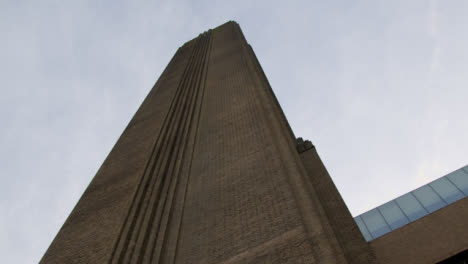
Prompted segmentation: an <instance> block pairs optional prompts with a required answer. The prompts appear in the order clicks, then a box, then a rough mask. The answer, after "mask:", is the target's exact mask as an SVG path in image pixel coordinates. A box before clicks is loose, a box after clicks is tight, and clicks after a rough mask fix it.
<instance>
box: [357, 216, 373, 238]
mask: <svg viewBox="0 0 468 264" xmlns="http://www.w3.org/2000/svg"><path fill="white" fill-rule="evenodd" d="M354 220H355V221H356V224H357V226H358V227H359V230H361V233H362V235H363V236H364V238H365V239H366V241H371V240H372V237H371V235H370V234H369V231H367V227H366V226H365V225H364V222H362V219H361V217H360V216H358V217H356V218H354Z"/></svg>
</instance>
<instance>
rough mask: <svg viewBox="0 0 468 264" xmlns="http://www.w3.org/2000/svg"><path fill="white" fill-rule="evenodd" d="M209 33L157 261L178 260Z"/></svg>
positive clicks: (202, 93) (209, 45)
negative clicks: (182, 160)
mask: <svg viewBox="0 0 468 264" xmlns="http://www.w3.org/2000/svg"><path fill="white" fill-rule="evenodd" d="M208 33H209V34H210V37H209V39H208V42H207V45H206V55H205V57H204V62H203V74H202V75H201V78H200V83H199V85H198V86H199V89H200V91H199V92H198V93H197V97H198V96H199V97H200V99H198V98H197V99H196V100H195V103H196V105H195V108H194V111H193V112H192V119H193V120H192V122H191V123H190V127H189V131H188V137H189V138H188V141H187V145H186V152H185V153H188V155H189V157H188V158H187V159H186V164H185V166H182V170H181V172H180V174H181V176H180V178H181V179H180V182H181V183H180V187H179V188H177V190H176V191H175V192H174V194H175V195H174V198H173V199H176V198H177V200H178V201H179V203H176V204H175V205H174V206H175V208H174V209H173V210H170V211H169V215H168V219H167V223H168V224H167V225H168V227H167V229H168V231H167V232H165V234H164V238H163V239H164V241H165V243H163V244H162V245H161V249H160V251H161V253H160V255H159V258H157V259H156V260H157V263H175V262H176V256H177V249H178V247H177V245H178V242H179V239H180V231H181V224H182V218H183V215H184V208H185V200H186V197H187V189H188V188H187V187H188V184H189V181H190V171H191V166H192V160H193V155H194V150H195V145H196V142H197V137H198V130H199V124H200V115H201V110H202V106H203V98H204V95H205V85H206V78H207V73H208V65H209V58H210V54H211V48H212V40H213V37H212V35H213V30H209V31H208Z"/></svg>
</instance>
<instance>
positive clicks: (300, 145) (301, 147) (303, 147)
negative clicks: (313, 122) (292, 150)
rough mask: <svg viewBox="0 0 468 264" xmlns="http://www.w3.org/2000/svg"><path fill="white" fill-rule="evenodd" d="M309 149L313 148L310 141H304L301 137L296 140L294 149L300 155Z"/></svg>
mask: <svg viewBox="0 0 468 264" xmlns="http://www.w3.org/2000/svg"><path fill="white" fill-rule="evenodd" d="M311 148H314V145H313V144H312V142H310V140H304V139H302V138H301V137H298V138H296V149H297V152H299V153H302V152H304V151H307V150H309V149H311Z"/></svg>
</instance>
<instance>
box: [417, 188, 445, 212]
mask: <svg viewBox="0 0 468 264" xmlns="http://www.w3.org/2000/svg"><path fill="white" fill-rule="evenodd" d="M413 194H414V196H416V198H417V199H418V200H419V201H420V202H421V203H422V205H423V206H424V207H425V208H426V209H427V211H429V212H430V213H432V212H434V211H436V210H439V209H440V208H442V207H444V206H445V205H447V204H446V203H445V202H444V201H442V199H440V197H439V195H437V193H435V192H434V191H433V190H432V188H431V187H429V186H427V185H425V186H423V187H421V188H418V189H416V190H414V191H413Z"/></svg>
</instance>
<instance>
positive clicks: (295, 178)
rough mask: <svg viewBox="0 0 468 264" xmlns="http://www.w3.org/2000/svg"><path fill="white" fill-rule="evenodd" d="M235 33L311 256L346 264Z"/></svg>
mask: <svg viewBox="0 0 468 264" xmlns="http://www.w3.org/2000/svg"><path fill="white" fill-rule="evenodd" d="M235 31H236V33H237V35H238V36H239V37H240V38H242V39H243V42H242V43H243V45H242V46H243V50H244V52H243V53H242V56H243V60H244V62H245V64H246V67H247V68H249V69H250V71H248V73H249V75H250V77H251V79H252V81H253V82H254V83H256V84H257V86H258V87H261V88H262V89H256V90H255V92H256V96H255V97H256V98H258V100H260V101H261V105H263V106H264V109H265V111H263V113H265V114H264V117H265V120H266V122H265V123H266V125H267V126H268V127H270V129H269V131H270V133H271V134H272V137H273V138H276V139H277V140H276V143H275V145H274V146H273V147H275V148H277V152H278V153H280V156H281V166H282V167H283V169H284V171H285V173H286V174H287V177H288V181H289V184H290V186H291V188H292V190H293V192H294V195H295V197H296V202H297V206H298V208H299V211H300V212H301V215H302V222H303V225H304V228H305V229H306V231H307V233H308V238H309V241H310V243H311V245H313V247H314V249H313V252H312V253H313V254H314V258H315V260H316V262H318V263H347V261H346V259H345V258H344V256H343V253H342V252H341V248H340V247H339V245H338V242H337V241H336V238H335V237H334V235H333V233H332V231H331V229H330V227H329V225H328V223H327V222H326V217H325V213H324V210H323V208H322V207H321V205H320V202H319V200H318V198H317V195H316V193H315V192H314V191H313V188H312V185H311V182H310V180H309V179H308V178H307V172H306V171H305V169H304V167H303V165H302V162H301V160H300V158H299V156H298V153H297V151H296V148H295V144H294V142H293V141H292V140H291V136H293V134H292V130H290V128H289V124H288V123H287V120H286V118H285V116H284V114H282V111H281V110H280V107H279V104H278V103H276V104H275V100H274V98H273V96H272V94H273V92H272V90H271V87H269V84H268V82H265V79H262V74H261V73H260V70H259V68H260V65H259V64H258V63H255V57H254V55H252V54H253V51H252V49H249V45H248V43H247V41H246V40H245V38H244V36H243V34H242V31H241V29H240V27H239V26H238V25H237V24H236V26H235Z"/></svg>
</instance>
